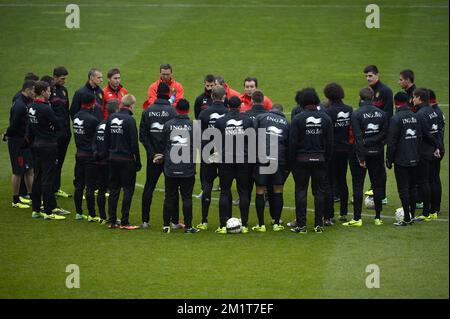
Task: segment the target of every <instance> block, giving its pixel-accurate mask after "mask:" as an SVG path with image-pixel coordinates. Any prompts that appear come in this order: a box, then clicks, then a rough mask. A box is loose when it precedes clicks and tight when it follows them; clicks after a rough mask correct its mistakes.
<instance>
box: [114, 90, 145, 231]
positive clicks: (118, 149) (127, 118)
mask: <svg viewBox="0 0 450 319" xmlns="http://www.w3.org/2000/svg"><path fill="white" fill-rule="evenodd" d="M135 103H136V98H135V97H134V96H133V95H125V96H124V97H123V98H122V103H121V105H120V110H119V112H117V113H114V114H113V115H111V116H110V117H109V119H108V122H107V123H106V128H105V147H106V150H107V152H108V153H109V157H108V158H109V191H110V194H109V200H108V214H109V226H108V227H109V228H110V229H112V228H120V229H128V230H132V229H136V228H139V227H138V226H131V225H130V223H129V213H130V207H131V199H132V197H133V193H134V188H135V183H136V172H138V171H140V170H141V167H142V165H141V157H140V154H139V144H138V130H137V127H136V120H135V119H134V118H133V109H134V104H135ZM122 188H123V200H122V218H121V221H120V226H118V225H117V218H116V216H117V202H118V201H119V194H120V190H121V189H122Z"/></svg>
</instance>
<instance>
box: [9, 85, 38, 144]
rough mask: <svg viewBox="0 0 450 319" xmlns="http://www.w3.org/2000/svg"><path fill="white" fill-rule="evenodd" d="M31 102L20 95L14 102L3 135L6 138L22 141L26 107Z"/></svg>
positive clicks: (26, 118) (24, 131) (26, 122)
mask: <svg viewBox="0 0 450 319" xmlns="http://www.w3.org/2000/svg"><path fill="white" fill-rule="evenodd" d="M32 102H33V100H32V99H29V98H27V97H25V95H23V94H22V93H20V96H18V97H17V98H16V99H15V100H14V103H13V105H12V106H11V111H10V113H9V126H8V128H7V130H6V134H5V135H6V136H7V137H8V138H13V139H21V140H23V138H24V136H25V133H26V129H27V125H28V106H29V105H30V104H31V103H32Z"/></svg>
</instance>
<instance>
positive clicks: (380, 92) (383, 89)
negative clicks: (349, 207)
mask: <svg viewBox="0 0 450 319" xmlns="http://www.w3.org/2000/svg"><path fill="white" fill-rule="evenodd" d="M363 72H364V74H365V77H366V80H367V82H368V84H369V87H370V88H371V89H372V90H373V91H374V97H373V102H372V104H373V105H374V106H376V107H378V108H380V109H381V110H383V111H384V112H385V113H386V116H387V121H388V125H389V121H390V119H391V117H392V115H393V113H394V98H393V93H392V90H391V88H389V87H388V86H387V85H385V84H384V83H382V82H381V81H380V73H379V71H378V68H377V67H376V66H375V65H369V66H366V67H365V68H364V71H363ZM383 156H384V152H383ZM383 162H384V161H383ZM381 173H382V176H383V192H382V193H383V194H382V197H383V199H382V204H387V197H386V183H387V175H386V168H385V166H384V165H383V168H382V172H381ZM372 186H373V185H372ZM365 195H368V196H373V187H371V190H369V191H367V192H365Z"/></svg>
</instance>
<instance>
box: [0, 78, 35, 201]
mask: <svg viewBox="0 0 450 319" xmlns="http://www.w3.org/2000/svg"><path fill="white" fill-rule="evenodd" d="M34 86H35V82H34V81H31V80H27V81H25V82H24V84H23V85H22V90H21V93H20V96H19V97H17V98H16V99H15V100H14V102H13V105H12V107H11V111H10V115H9V126H8V128H7V130H6V133H5V135H4V136H3V140H4V141H6V140H7V141H8V151H9V157H10V160H11V167H12V173H13V175H12V178H11V184H12V193H13V201H12V207H16V208H30V206H29V204H31V196H30V195H29V196H28V197H30V198H26V197H23V196H20V183H21V180H22V178H23V180H24V181H25V185H26V189H27V192H28V194H31V189H32V185H33V161H32V156H31V149H30V148H29V147H28V146H26V142H25V133H26V129H27V126H28V122H29V120H28V107H29V105H30V104H31V103H32V102H33V98H34Z"/></svg>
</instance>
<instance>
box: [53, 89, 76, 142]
mask: <svg viewBox="0 0 450 319" xmlns="http://www.w3.org/2000/svg"><path fill="white" fill-rule="evenodd" d="M49 101H50V104H51V106H52V109H53V112H55V115H56V118H57V119H58V122H59V126H60V127H61V129H60V130H59V131H58V133H57V134H58V138H70V135H71V133H70V115H69V94H68V92H67V89H66V88H65V87H64V86H62V85H55V86H53V87H52V95H50V99H49Z"/></svg>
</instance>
